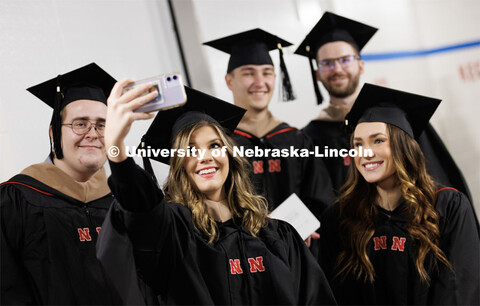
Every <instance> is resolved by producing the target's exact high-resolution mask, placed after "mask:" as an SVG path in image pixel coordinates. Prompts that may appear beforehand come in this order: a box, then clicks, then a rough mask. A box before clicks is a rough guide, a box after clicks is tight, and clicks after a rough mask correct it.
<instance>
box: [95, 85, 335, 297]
mask: <svg viewBox="0 0 480 306" xmlns="http://www.w3.org/2000/svg"><path fill="white" fill-rule="evenodd" d="M127 83H128V80H124V81H121V82H118V83H117V84H116V85H115V87H114V88H113V90H112V93H111V95H110V97H109V100H108V102H109V104H108V107H109V108H108V113H107V122H106V132H105V141H106V145H107V147H114V146H115V147H118V149H119V151H118V152H119V154H118V155H117V156H109V159H110V167H111V170H112V176H111V177H110V180H109V184H110V186H111V189H112V193H113V194H114V195H115V198H116V202H115V203H114V206H113V208H112V210H111V211H110V213H109V215H108V217H107V221H106V222H105V223H104V224H103V226H102V232H101V235H100V236H101V237H100V240H99V243H98V245H97V248H98V253H97V255H98V257H99V258H100V261H101V262H102V264H103V265H104V268H105V270H106V271H107V273H108V274H109V275H110V276H111V279H112V282H113V283H114V284H115V286H116V287H117V288H118V290H119V291H120V292H121V293H123V294H122V296H123V298H124V303H126V304H130V303H139V302H140V303H141V302H143V301H141V300H142V297H141V294H139V292H138V290H137V291H136V290H134V289H135V288H137V289H138V287H137V286H135V280H136V272H137V271H138V276H139V278H140V280H141V281H142V282H144V283H146V284H147V285H148V287H150V288H151V289H152V290H153V292H154V295H155V296H156V297H157V299H158V302H160V304H190V305H213V304H221V305H231V304H289V305H297V304H333V303H335V300H334V298H333V295H332V292H331V290H330V288H329V286H328V282H327V280H326V278H325V276H324V274H323V272H322V270H321V269H320V267H319V266H318V264H316V262H315V259H314V258H313V256H312V255H311V254H310V252H309V250H308V248H307V247H306V245H305V243H304V242H303V240H302V239H301V238H300V236H299V235H298V234H297V233H296V231H295V230H294V229H293V228H292V227H291V226H290V225H288V224H287V223H285V222H282V221H278V220H273V219H269V218H268V216H267V214H268V210H267V203H266V201H265V199H264V198H263V197H261V196H258V195H255V194H254V193H253V187H252V186H251V183H250V181H249V179H248V177H249V175H248V172H247V169H248V168H247V166H248V162H247V161H246V159H243V158H241V157H240V156H236V155H235V154H234V152H233V146H234V143H233V141H232V139H231V138H230V137H229V136H228V134H227V132H226V131H225V130H224V128H225V129H227V130H232V129H234V128H235V126H236V125H237V124H238V122H239V121H240V119H241V118H242V116H243V114H244V110H243V109H241V108H239V107H236V106H234V105H232V104H230V103H227V102H224V101H221V100H218V99H216V98H214V97H211V96H208V95H206V94H203V93H201V92H199V91H196V90H193V89H190V88H186V92H187V97H188V102H187V104H186V105H185V106H183V107H181V108H176V109H171V110H167V111H163V112H160V113H159V114H157V117H156V118H155V120H154V121H153V123H152V125H151V127H150V128H149V131H148V132H147V134H146V136H145V137H144V141H145V144H144V147H146V148H150V149H152V148H154V149H169V150H170V149H171V150H170V152H171V156H170V158H169V159H168V162H169V164H170V171H169V175H168V178H167V182H166V184H165V186H164V193H165V196H164V193H163V192H162V191H161V190H160V189H159V188H158V187H157V185H156V183H155V180H154V179H152V176H151V174H149V173H147V172H145V171H143V169H141V168H139V167H138V166H136V164H135V162H134V161H133V159H131V158H127V156H126V153H125V145H124V139H125V136H126V135H127V133H128V130H129V128H130V126H131V123H132V122H133V121H134V120H136V119H148V118H150V117H151V116H150V115H148V114H138V113H135V112H133V110H134V109H135V108H137V107H138V106H140V105H141V104H144V103H145V102H147V101H148V99H150V100H151V99H152V98H153V97H154V95H155V94H154V93H150V94H147V95H145V96H139V95H140V94H141V93H142V91H145V90H148V88H147V87H144V88H143V87H142V88H139V89H138V90H136V89H133V90H131V91H129V92H128V93H126V94H124V95H121V94H120V93H121V92H122V89H123V87H124V86H125V85H126V84H127ZM160 160H162V161H166V158H164V159H161V158H160ZM146 168H147V169H148V168H150V167H148V166H147V167H146ZM132 255H133V258H134V260H135V261H134V263H133V261H132V260H131V258H132ZM129 259H130V260H129ZM137 269H138V270H137ZM119 270H121V271H119ZM132 281H133V282H132ZM132 288H133V289H132Z"/></svg>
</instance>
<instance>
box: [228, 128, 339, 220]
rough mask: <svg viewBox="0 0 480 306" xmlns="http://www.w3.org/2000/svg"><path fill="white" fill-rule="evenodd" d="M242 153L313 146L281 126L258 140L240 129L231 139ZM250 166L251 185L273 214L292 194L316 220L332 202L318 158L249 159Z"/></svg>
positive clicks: (329, 184)
mask: <svg viewBox="0 0 480 306" xmlns="http://www.w3.org/2000/svg"><path fill="white" fill-rule="evenodd" d="M233 138H234V140H235V141H236V143H237V145H238V146H242V147H244V149H254V148H255V147H258V148H260V149H262V150H263V149H280V150H281V149H289V148H290V147H291V146H293V147H294V148H296V149H305V148H306V149H309V151H311V152H314V149H313V144H312V142H311V140H310V139H309V138H308V137H306V135H305V134H304V133H303V132H302V131H299V130H298V129H296V128H294V127H291V126H289V125H288V124H287V123H281V124H279V125H278V126H277V127H276V128H274V129H273V130H271V131H270V132H269V133H267V134H266V135H265V136H263V137H261V138H258V137H256V136H254V135H252V134H250V133H248V132H245V131H243V130H240V129H236V130H235V134H234V136H233ZM248 159H249V161H250V163H251V164H252V166H253V169H252V170H253V174H252V183H253V184H254V186H255V187H256V189H257V192H258V193H260V194H262V195H264V196H265V197H266V198H267V200H268V202H269V205H270V207H269V208H270V209H271V210H273V209H275V208H276V207H277V206H279V205H280V204H282V202H283V201H284V200H286V199H287V198H288V197H289V196H290V195H291V194H292V193H296V194H297V195H298V196H299V198H300V199H301V200H302V201H303V202H304V203H305V205H307V206H308V208H309V209H310V210H311V211H312V212H313V213H314V214H316V215H317V217H320V215H321V212H322V211H323V210H324V209H325V208H326V207H328V206H329V205H330V204H331V203H332V202H333V200H334V197H335V195H334V193H333V189H332V184H331V181H330V179H329V175H328V172H327V170H326V167H325V164H324V163H323V160H322V158H320V157H318V158H315V157H314V156H310V157H260V158H257V157H249V158H248Z"/></svg>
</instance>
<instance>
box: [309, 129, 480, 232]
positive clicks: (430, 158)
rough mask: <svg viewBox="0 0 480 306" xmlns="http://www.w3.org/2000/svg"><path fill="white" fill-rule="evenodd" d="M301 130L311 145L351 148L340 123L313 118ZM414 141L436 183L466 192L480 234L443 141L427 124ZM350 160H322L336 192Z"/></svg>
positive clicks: (463, 183)
mask: <svg viewBox="0 0 480 306" xmlns="http://www.w3.org/2000/svg"><path fill="white" fill-rule="evenodd" d="M303 131H304V132H305V134H306V135H307V136H309V137H310V138H311V139H312V141H313V144H314V145H315V146H319V147H320V148H321V149H323V148H324V147H325V146H327V147H329V148H336V149H338V150H339V149H343V148H347V149H348V148H350V139H349V134H348V132H347V129H346V127H345V124H344V123H343V122H331V121H319V120H313V121H310V123H309V124H308V125H307V126H305V127H304V128H303ZM417 141H418V143H419V145H420V148H421V149H422V152H423V155H424V156H425V162H426V167H427V171H428V173H429V174H430V175H431V176H432V177H433V179H434V180H435V183H436V184H437V185H439V186H452V187H454V188H456V189H458V190H460V191H461V192H463V193H464V194H465V195H467V197H468V199H469V201H470V205H471V207H472V211H473V212H474V214H473V217H474V218H475V220H476V221H475V222H476V224H477V231H478V232H479V233H480V227H479V223H478V219H477V215H476V214H475V208H474V206H473V203H472V196H471V194H470V190H469V189H468V185H467V182H466V181H465V178H464V177H463V174H462V172H461V171H460V169H459V168H458V166H457V164H456V163H455V161H454V160H453V158H452V156H451V155H450V153H449V152H448V150H447V148H446V147H445V144H444V143H443V141H442V140H441V139H440V137H439V136H438V134H437V132H435V130H434V128H433V126H432V125H431V124H430V123H429V124H428V125H427V127H426V128H425V130H424V131H423V133H422V134H421V135H420V137H419V139H418V140H417ZM351 162H353V159H352V160H350V158H348V157H347V158H345V159H344V158H341V157H330V158H329V160H328V161H325V165H326V166H327V170H328V173H329V174H330V179H331V181H332V184H333V188H334V189H335V191H336V192H337V193H338V192H339V190H340V187H342V186H343V184H344V183H345V181H346V179H347V175H348V167H349V165H350V163H351Z"/></svg>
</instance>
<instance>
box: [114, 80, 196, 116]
mask: <svg viewBox="0 0 480 306" xmlns="http://www.w3.org/2000/svg"><path fill="white" fill-rule="evenodd" d="M145 83H151V84H152V85H153V86H152V88H151V89H150V90H149V91H148V92H145V93H144V94H142V95H146V94H148V93H149V92H152V91H154V90H157V91H158V96H157V97H156V98H155V99H153V100H152V101H150V102H148V103H146V104H145V105H143V106H141V107H139V108H138V109H136V110H135V112H137V113H138V112H142V113H148V112H154V111H158V110H166V109H170V108H174V107H179V106H182V105H184V104H185V103H186V102H187V95H186V93H185V87H184V86H183V80H182V76H181V74H180V73H174V72H172V73H167V74H162V75H159V76H155V77H151V78H148V79H143V80H139V81H136V82H134V83H131V84H129V85H127V86H125V88H124V89H123V93H125V92H127V91H129V90H131V89H133V88H135V87H136V86H139V85H142V84H145Z"/></svg>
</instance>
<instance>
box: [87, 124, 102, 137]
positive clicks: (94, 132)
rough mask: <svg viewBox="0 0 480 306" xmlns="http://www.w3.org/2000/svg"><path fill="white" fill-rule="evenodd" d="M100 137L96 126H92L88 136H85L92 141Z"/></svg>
mask: <svg viewBox="0 0 480 306" xmlns="http://www.w3.org/2000/svg"><path fill="white" fill-rule="evenodd" d="M98 137H99V134H98V131H97V129H96V126H95V125H94V124H91V125H90V127H89V129H88V132H87V134H85V138H91V139H96V138H98Z"/></svg>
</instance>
